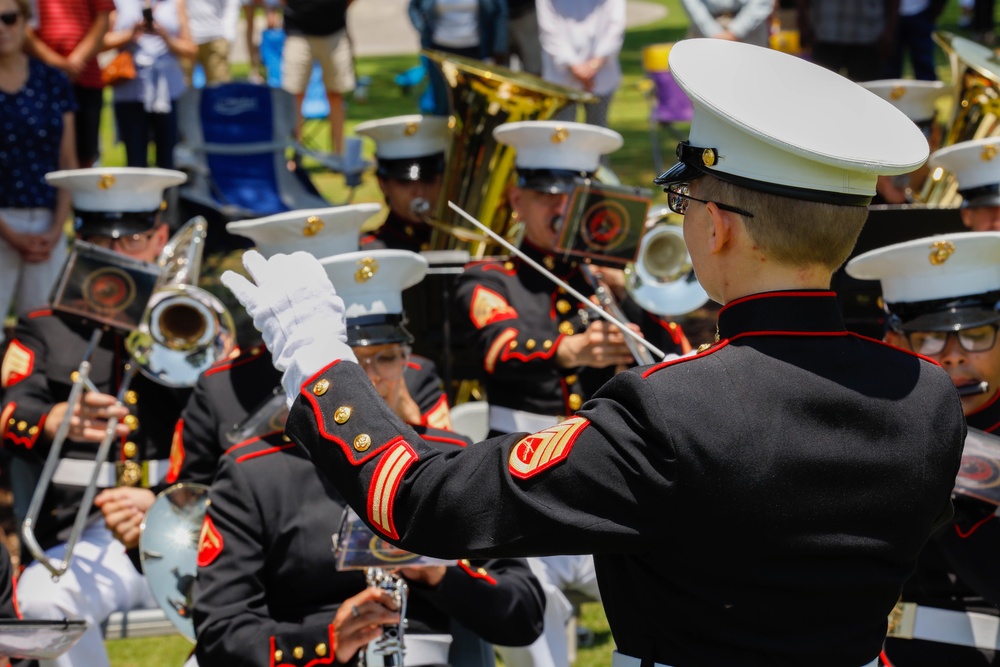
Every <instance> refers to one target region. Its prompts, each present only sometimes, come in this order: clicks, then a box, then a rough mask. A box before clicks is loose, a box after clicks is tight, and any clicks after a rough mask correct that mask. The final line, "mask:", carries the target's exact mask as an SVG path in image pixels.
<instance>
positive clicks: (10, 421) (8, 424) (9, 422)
mask: <svg viewBox="0 0 1000 667" xmlns="http://www.w3.org/2000/svg"><path fill="white" fill-rule="evenodd" d="M16 423H17V420H16V419H14V418H13V417H11V418H10V419H8V420H7V426H13V425H14V424H16Z"/></svg>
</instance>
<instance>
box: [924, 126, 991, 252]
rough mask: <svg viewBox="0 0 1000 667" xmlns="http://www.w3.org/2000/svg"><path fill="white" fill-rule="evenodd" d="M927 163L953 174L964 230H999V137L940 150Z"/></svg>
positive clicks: (974, 140)
mask: <svg viewBox="0 0 1000 667" xmlns="http://www.w3.org/2000/svg"><path fill="white" fill-rule="evenodd" d="M930 163H931V166H933V167H941V168H943V169H945V170H946V171H949V172H951V173H952V174H954V175H955V179H956V180H957V181H958V194H960V195H961V196H962V208H961V215H962V223H963V224H964V225H965V226H966V227H968V228H969V229H971V230H972V231H974V232H990V231H994V232H995V231H1000V137H989V138H986V139H973V140H972V141H963V142H961V143H958V144H954V145H952V146H948V147H947V148H942V149H941V150H939V151H935V152H934V153H933V154H932V155H931V159H930Z"/></svg>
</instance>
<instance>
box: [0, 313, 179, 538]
mask: <svg viewBox="0 0 1000 667" xmlns="http://www.w3.org/2000/svg"><path fill="white" fill-rule="evenodd" d="M91 332H92V329H91V328H89V327H84V326H77V325H71V324H67V323H66V322H64V321H63V320H62V319H60V318H59V317H57V316H55V315H53V314H52V311H49V310H41V311H36V312H34V313H31V314H30V315H28V316H27V317H25V318H22V319H21V321H20V322H19V323H18V325H17V328H16V329H15V331H14V335H13V337H12V339H11V341H10V344H9V346H8V349H7V352H6V354H5V356H4V364H5V365H6V367H7V371H8V372H5V373H4V378H5V388H4V395H3V399H4V407H3V411H2V416H3V423H2V428H3V432H2V437H3V446H4V447H5V448H6V449H7V451H9V452H11V453H12V454H13V455H15V456H21V457H24V458H26V459H29V460H32V461H34V462H36V463H38V464H43V463H44V462H45V459H46V457H47V455H48V452H49V446H50V445H51V442H50V441H49V440H48V439H47V438H46V437H45V435H44V425H45V420H46V419H47V417H48V413H49V411H50V410H51V409H52V407H53V406H54V405H55V404H56V403H60V402H62V401H65V400H67V399H68V398H69V392H70V389H71V387H72V384H73V381H72V379H71V376H72V374H73V373H74V372H75V371H76V370H77V368H78V367H79V365H80V362H81V361H82V360H83V356H84V352H85V350H86V348H87V343H88V341H89V339H90V335H91ZM128 358H129V355H128V352H127V351H126V350H125V345H124V337H123V336H122V335H120V334H118V333H115V332H108V333H105V334H104V335H103V336H102V338H101V341H100V344H99V345H98V347H97V349H96V350H95V351H94V353H93V355H92V356H91V359H90V362H91V370H90V379H91V381H93V383H94V384H95V385H96V386H97V388H98V389H99V390H100V391H101V392H103V393H105V394H111V395H117V393H118V390H119V386H120V383H121V380H122V375H123V373H124V368H125V363H126V362H127V361H128ZM12 367H13V371H12V370H11V369H12ZM190 393H191V391H190V389H172V388H170V387H166V386H164V385H161V384H158V383H156V382H154V381H152V380H150V379H149V378H147V377H146V376H144V375H142V374H141V373H139V374H137V375H136V377H135V378H134V379H133V380H132V384H131V389H130V391H129V393H128V394H127V395H126V396H125V404H126V407H128V408H129V410H130V411H131V412H132V416H133V418H134V421H133V420H131V419H130V420H128V421H127V422H126V423H129V424H130V426H133V427H134V428H133V430H132V432H131V433H130V434H129V435H128V437H127V438H122V439H121V440H120V442H118V443H117V444H116V445H113V446H112V449H111V453H110V454H109V460H110V461H111V462H115V461H123V460H124V459H125V455H126V453H127V452H128V451H129V450H130V449H132V447H131V446H129V443H134V444H135V445H136V446H137V450H136V455H135V456H134V457H131V458H132V459H133V460H135V461H137V462H138V461H152V460H156V461H159V462H160V463H162V464H163V465H162V467H161V466H158V467H160V468H161V469H162V472H161V473H159V475H160V479H147V480H146V481H147V482H148V485H155V484H156V483H157V482H160V481H161V480H162V475H163V473H165V472H166V461H167V458H168V457H169V454H170V440H171V434H172V433H173V429H174V424H175V423H176V421H177V418H178V416H179V415H180V412H181V409H182V408H183V407H184V404H185V403H186V402H187V399H188V396H190ZM97 447H98V444H97V443H80V442H73V441H71V440H67V441H66V442H65V443H64V444H63V449H62V458H63V459H84V460H87V461H93V460H94V452H96V451H97ZM88 479H89V477H88V476H84V478H83V479H82V480H81V481H80V486H76V485H72V486H71V485H63V484H56V483H55V482H53V483H52V485H51V486H50V487H49V491H48V493H47V494H46V498H45V502H44V503H43V504H42V510H41V514H40V516H39V519H38V523H37V525H36V528H35V536H36V537H37V539H38V541H39V543H40V544H41V546H42V547H43V548H46V549H47V548H49V547H52V546H54V545H56V544H59V543H60V542H63V541H65V540H66V539H67V537H68V535H69V532H70V529H71V528H72V525H73V520H74V518H75V517H76V512H77V508H78V507H79V506H80V502H81V501H82V499H83V492H84V487H85V486H86V485H87V482H88ZM93 513H94V514H99V512H98V511H97V510H96V509H95V510H94V511H93Z"/></svg>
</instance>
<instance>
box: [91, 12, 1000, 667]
mask: <svg viewBox="0 0 1000 667" xmlns="http://www.w3.org/2000/svg"><path fill="white" fill-rule="evenodd" d="M650 1H652V2H656V3H657V4H661V5H664V6H666V7H667V9H668V15H667V16H666V17H665V18H664V19H662V20H660V21H657V22H655V23H652V24H649V25H645V26H640V27H636V28H632V29H630V30H629V31H628V33H627V34H626V38H625V46H624V48H623V50H622V53H621V62H622V69H623V71H624V80H623V82H622V85H621V88H620V90H619V91H618V93H617V94H616V95H615V98H614V101H613V102H612V105H611V112H610V125H611V127H612V128H613V129H615V130H617V131H618V132H620V133H621V134H622V135H623V136H624V138H625V145H624V147H623V148H621V149H620V150H619V151H617V152H616V153H614V154H613V155H612V156H611V158H610V161H611V166H612V168H613V169H614V171H615V172H616V173H617V174H618V177H619V178H620V179H621V181H622V183H625V184H634V185H642V186H647V187H648V186H650V184H651V181H652V179H653V177H654V176H655V175H656V173H655V171H656V170H655V163H654V159H653V151H652V148H651V137H652V136H656V137H657V138H658V139H659V140H660V141H661V145H662V146H663V151H664V154H665V157H666V159H667V161H668V163H669V162H671V161H672V160H671V158H672V155H673V147H674V143H675V142H671V140H670V139H669V138H668V136H669V135H668V134H667V133H666V132H665V131H663V130H659V131H658V132H657V133H656V134H655V135H651V131H650V127H649V123H648V118H649V110H650V108H649V103H648V101H647V99H646V97H645V94H644V93H643V90H642V84H643V83H644V81H645V75H644V74H643V71H642V51H643V48H644V47H646V46H647V45H650V44H657V43H662V42H672V41H676V40H677V39H679V38H681V37H682V36H683V34H684V32H685V30H686V25H687V22H686V19H685V16H684V13H683V11H682V10H681V8H680V2H679V0H650ZM998 13H1000V11H998ZM957 19H958V8H957V6H956V3H948V8H947V10H946V12H945V14H944V15H943V16H942V18H941V21H940V22H939V28H940V29H942V30H949V31H952V32H956V33H957V34H962V33H961V31H960V30H959V29H958V27H957ZM938 62H939V71H940V76H941V78H942V79H945V80H947V79H948V77H949V73H948V67H947V61H946V58H945V56H944V54H943V53H941V52H940V50H939V52H938ZM417 63H418V57H417V56H416V55H412V56H389V57H371V58H360V59H359V60H358V62H357V72H358V75H359V76H365V75H367V76H370V77H371V79H372V84H371V86H370V88H369V92H368V99H367V101H366V102H365V103H359V102H353V101H352V102H350V103H349V108H348V123H347V126H348V127H347V134H348V136H349V135H350V131H351V128H353V126H354V125H356V124H357V123H360V122H363V121H366V120H371V119H376V118H385V117H388V116H395V115H400V114H407V113H416V112H417V108H418V107H417V100H418V98H419V95H420V92H421V91H420V90H414V91H411V92H410V94H409V95H405V94H403V92H402V91H401V90H400V89H399V87H398V86H396V84H395V82H394V81H393V77H394V76H395V75H396V74H397V73H399V72H402V71H404V70H406V69H408V68H410V67H412V66H414V65H416V64H417ZM245 74H246V67H245V66H243V67H240V66H237V67H236V68H235V75H236V77H237V78H240V77H241V76H245ZM806 112H807V111H806V110H803V113H806ZM318 123H319V127H315V128H311V130H310V131H311V132H314V134H315V135H316V136H317V137H318V138H319V140H320V142H321V143H322V145H323V146H325V147H327V148H328V147H329V134H328V128H327V127H326V126H325V124H323V123H321V122H318ZM677 131H678V132H679V133H681V134H682V135H685V134H686V131H687V128H686V127H678V128H677ZM113 137H114V128H113V120H112V113H111V109H110V105H106V107H105V117H104V122H103V124H102V150H103V158H102V160H103V163H104V164H105V165H109V166H116V165H123V164H125V152H124V149H123V147H122V146H121V144H115V143H114V142H113ZM372 148H373V146H372V144H371V142H368V141H366V146H365V149H366V153H367V156H368V157H371V151H372ZM314 180H315V182H316V183H317V187H318V188H319V189H320V191H321V192H322V193H323V194H324V196H326V197H327V198H328V199H329V200H330V201H332V202H341V201H343V200H344V198H345V197H346V196H347V191H346V188H345V187H344V184H343V179H342V178H341V177H340V176H337V175H335V174H329V173H327V174H323V173H318V172H317V173H316V174H315V175H314ZM354 201H355V202H380V203H381V201H382V198H381V194H380V193H379V191H378V186H377V183H376V181H375V177H374V176H373V175H371V174H367V175H366V176H365V179H364V183H363V185H362V186H361V187H359V188H358V190H357V191H356V192H355V194H354ZM580 623H581V625H584V626H586V627H588V628H590V629H591V630H593V631H594V633H595V639H596V641H595V644H594V646H592V647H590V648H584V649H581V650H580V651H579V654H578V660H577V663H576V664H577V665H578V666H579V667H598V666H605V665H608V664H610V656H611V652H612V650H614V644H613V641H612V639H611V633H610V630H609V628H608V623H607V619H606V617H605V615H604V611H603V609H602V608H601V606H600V605H599V604H595V603H590V604H585V605H584V606H583V613H582V617H581V620H580ZM190 650H191V645H190V643H189V642H188V641H187V640H186V639H184V638H183V637H181V636H180V635H176V636H172V637H162V638H151V639H125V640H116V641H110V642H108V651H109V653H110V655H111V663H112V665H113V666H114V667H176V666H179V665H181V664H182V663H183V662H184V660H185V659H186V657H187V655H188V654H189V652H190ZM206 667H208V666H206Z"/></svg>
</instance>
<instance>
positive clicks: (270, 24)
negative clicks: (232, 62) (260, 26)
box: [243, 0, 281, 83]
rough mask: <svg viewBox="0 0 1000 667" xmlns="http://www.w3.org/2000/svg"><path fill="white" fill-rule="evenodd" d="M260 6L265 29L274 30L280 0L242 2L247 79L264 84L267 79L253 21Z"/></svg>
mask: <svg viewBox="0 0 1000 667" xmlns="http://www.w3.org/2000/svg"><path fill="white" fill-rule="evenodd" d="M260 6H263V7H264V15H265V17H266V19H267V29H268V30H276V29H277V28H278V12H279V10H280V9H281V0H243V19H244V28H245V29H246V40H247V52H248V53H249V54H250V74H249V76H248V77H247V79H248V80H249V81H250V83H264V82H265V81H266V80H267V77H265V76H264V71H263V69H264V66H263V61H262V60H261V58H260V42H258V41H257V32H256V30H255V20H254V19H255V17H256V15H257V8H258V7H260Z"/></svg>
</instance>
